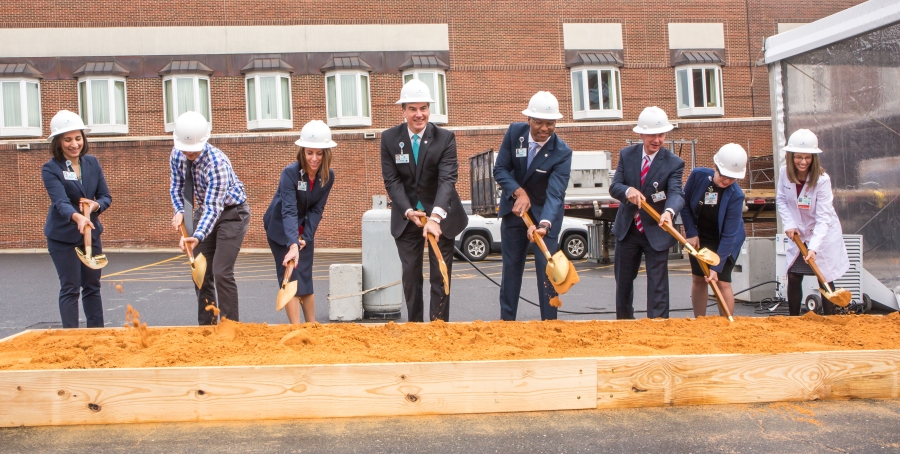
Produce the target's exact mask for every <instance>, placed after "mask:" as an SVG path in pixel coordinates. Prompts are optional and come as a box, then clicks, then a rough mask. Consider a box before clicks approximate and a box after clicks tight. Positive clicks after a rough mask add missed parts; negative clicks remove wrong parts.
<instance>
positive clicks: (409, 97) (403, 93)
mask: <svg viewBox="0 0 900 454" xmlns="http://www.w3.org/2000/svg"><path fill="white" fill-rule="evenodd" d="M412 102H434V99H431V90H429V89H428V85H425V82H422V81H421V80H419V79H412V80H410V81H409V82H407V83H406V85H404V86H403V89H402V90H400V100H398V101H397V102H395V103H394V104H404V103H406V104H408V103H412Z"/></svg>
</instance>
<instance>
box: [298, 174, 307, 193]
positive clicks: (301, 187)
mask: <svg viewBox="0 0 900 454" xmlns="http://www.w3.org/2000/svg"><path fill="white" fill-rule="evenodd" d="M297 190H298V191H306V182H305V181H303V169H300V181H298V182H297Z"/></svg>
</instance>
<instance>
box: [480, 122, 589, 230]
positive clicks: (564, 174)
mask: <svg viewBox="0 0 900 454" xmlns="http://www.w3.org/2000/svg"><path fill="white" fill-rule="evenodd" d="M529 131H530V126H529V125H528V123H522V122H520V123H513V124H511V125H509V129H507V130H506V135H505V136H503V143H502V144H501V145H500V151H499V152H498V153H497V160H496V162H494V180H496V181H497V184H499V185H500V189H501V190H502V194H501V195H500V211H499V212H498V213H497V215H498V216H500V217H503V216H505V215H507V214H509V213H511V212H512V209H513V205H515V203H516V201H515V199H514V198H513V197H512V195H513V193H514V192H516V190H517V189H519V188H520V187H521V188H523V189H525V194H527V195H528V199H529V200H530V201H531V212H532V214H533V215H534V217H535V219H533V221H534V222H535V223H538V222H541V219H546V220H548V221H550V232H548V234H547V235H548V236H550V237H552V238H557V237H558V236H559V232H560V230H561V229H562V219H563V213H564V210H565V203H564V202H565V198H566V188H567V187H568V186H569V174H570V173H571V172H572V149H571V148H569V146H568V145H567V144H566V142H564V141H563V140H562V139H560V138H559V136H558V135H556V134H553V135H552V136H550V139H548V140H547V142H546V143H545V144H544V146H543V147H541V149H540V150H539V151H538V153H537V155H535V157H534V160H532V161H531V166H528V156H522V157H518V158H517V157H516V152H515V149H516V148H520V147H522V148H525V149H527V148H528V133H529ZM519 139H522V140H519Z"/></svg>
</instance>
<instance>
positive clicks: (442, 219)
mask: <svg viewBox="0 0 900 454" xmlns="http://www.w3.org/2000/svg"><path fill="white" fill-rule="evenodd" d="M431 102H434V100H433V99H432V98H431V93H430V90H429V89H428V86H427V85H425V84H424V83H423V82H421V81H419V80H417V79H413V80H411V81H409V82H407V83H406V85H404V86H403V90H402V91H401V92H400V100H399V101H397V104H400V106H401V109H402V112H403V117H404V118H405V119H406V122H405V123H401V124H399V125H397V126H394V127H393V128H391V129H387V130H385V131H384V132H383V133H381V174H382V177H383V178H384V187H385V189H387V193H388V196H390V198H391V235H393V237H394V241H395V242H396V244H397V252H398V253H399V255H400V263H401V265H402V267H403V295H404V297H405V298H406V308H407V312H408V320H409V321H411V322H421V321H424V309H423V296H422V289H423V287H422V284H423V277H422V262H423V259H422V249H423V247H424V246H425V236H426V235H427V234H429V233H430V234H432V235H434V237H435V238H436V239H437V243H438V248H439V249H440V250H441V255H442V256H443V258H444V262H445V263H446V265H447V274H448V275H449V274H450V273H451V272H452V264H453V244H454V238H455V237H456V235H458V234H459V233H460V232H462V231H463V229H465V228H466V225H468V223H469V218H468V216H466V213H465V211H463V208H462V203H461V202H460V200H459V194H457V192H456V178H457V172H458V171H459V163H458V162H457V158H456V136H455V135H454V134H453V132H452V131H448V130H446V129H443V128H439V127H437V126H435V125H434V124H433V123H429V122H428V117H429V114H430V112H429V110H428V108H429V103H431ZM427 213H430V214H427ZM424 217H427V218H428V219H427V221H426V222H423V221H422V218H424ZM428 262H429V264H430V265H431V276H430V277H429V280H430V281H431V308H430V309H431V310H430V313H429V316H430V319H431V320H437V319H441V320H443V321H445V322H446V321H449V320H450V296H449V295H447V294H445V293H444V284H443V280H442V277H441V271H440V268H439V266H440V265H439V262H438V259H437V256H436V254H435V252H434V251H433V250H432V249H431V247H429V248H428Z"/></svg>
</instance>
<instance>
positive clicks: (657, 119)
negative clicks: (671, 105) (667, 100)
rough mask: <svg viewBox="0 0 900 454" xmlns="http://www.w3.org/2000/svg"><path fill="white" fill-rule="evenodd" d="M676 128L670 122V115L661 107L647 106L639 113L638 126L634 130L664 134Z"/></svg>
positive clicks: (642, 132)
mask: <svg viewBox="0 0 900 454" xmlns="http://www.w3.org/2000/svg"><path fill="white" fill-rule="evenodd" d="M673 129H675V126H672V123H669V116H668V115H666V112H665V111H664V110H662V109H660V108H659V107H656V106H653V107H647V108H646V109H644V110H643V111H642V112H641V114H640V115H638V122H637V126H635V127H634V129H632V131H634V132H636V133H638V134H662V133H664V132H669V131H671V130H673Z"/></svg>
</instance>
